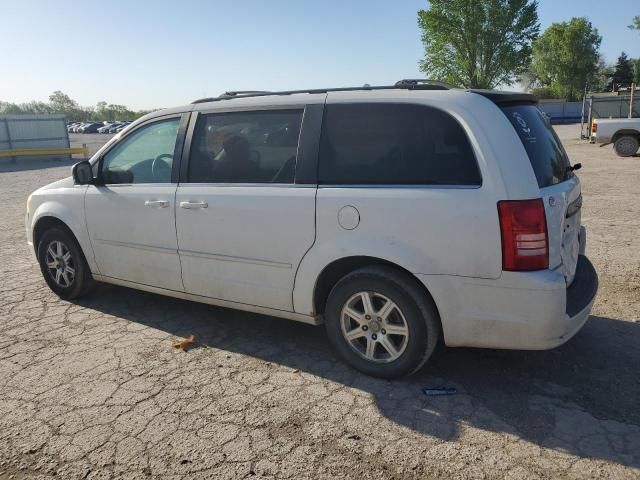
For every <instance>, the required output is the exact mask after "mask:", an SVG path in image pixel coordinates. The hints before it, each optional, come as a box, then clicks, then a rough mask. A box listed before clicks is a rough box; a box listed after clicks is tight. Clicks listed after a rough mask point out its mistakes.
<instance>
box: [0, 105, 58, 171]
mask: <svg viewBox="0 0 640 480" xmlns="http://www.w3.org/2000/svg"><path fill="white" fill-rule="evenodd" d="M68 148H69V133H68V132H67V124H66V121H65V116H64V115H0V154H2V153H3V151H4V152H5V153H8V151H19V150H29V149H41V150H44V149H50V150H52V151H54V150H55V149H68ZM9 155H10V154H9ZM2 157H6V158H8V159H9V161H11V162H14V163H15V162H16V156H8V157H7V156H6V155H2ZM34 157H35V155H34V156H29V155H24V154H22V155H20V159H21V160H22V159H32V158H34ZM48 157H49V158H64V159H67V158H70V155H69V154H68V153H64V154H52V155H48ZM1 160H3V158H0V161H1Z"/></svg>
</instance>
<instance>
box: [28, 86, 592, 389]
mask: <svg viewBox="0 0 640 480" xmlns="http://www.w3.org/2000/svg"><path fill="white" fill-rule="evenodd" d="M188 126H189V127H188ZM187 127H188V128H187ZM577 168H578V165H575V166H572V165H571V164H570V162H569V158H568V157H567V154H566V153H565V150H564V149H563V147H562V144H561V143H560V140H559V138H558V136H557V135H556V134H555V132H554V130H553V128H552V127H551V125H550V124H549V122H548V121H546V119H545V118H544V117H543V115H542V114H541V112H540V110H538V108H537V104H536V100H535V98H534V97H533V96H531V95H528V94H522V93H513V92H497V91H484V90H460V89H446V87H444V86H442V85H440V84H435V83H429V82H426V83H423V82H418V81H402V82H399V83H398V84H397V85H396V86H390V87H366V88H365V87H363V88H354V89H336V90H332V89H328V90H322V91H317V90H315V91H314V90H310V91H303V92H279V93H278V94H273V95H269V94H264V93H261V94H244V95H236V96H233V97H232V98H231V96H229V95H227V96H225V97H222V98H209V99H204V100H199V101H196V102H194V103H193V104H191V105H187V106H184V107H179V108H174V109H171V110H166V111H158V112H153V113H151V114H149V115H147V116H145V117H143V118H141V119H139V120H137V121H136V122H135V123H134V124H133V125H131V126H130V127H129V128H128V130H127V131H126V132H125V133H124V134H123V135H121V136H116V137H114V138H113V139H112V140H111V141H110V142H108V143H107V144H106V145H105V146H104V147H103V148H102V149H101V150H99V151H98V152H97V153H96V154H95V155H94V156H93V157H92V158H91V160H90V161H84V162H80V163H78V164H76V165H75V166H74V167H73V169H72V177H70V178H66V179H64V180H60V181H58V182H55V183H52V184H50V185H47V186H45V187H42V188H40V189H39V190H36V191H35V192H34V193H33V194H32V195H31V196H30V197H29V199H28V201H27V217H26V227H27V236H28V242H29V244H30V245H31V246H32V251H33V252H34V255H35V257H36V259H37V261H38V262H39V264H40V269H41V271H42V274H43V277H44V280H45V281H46V283H47V284H48V285H49V287H50V288H51V289H52V290H53V291H54V292H55V293H56V294H57V295H59V296H60V297H61V298H65V299H74V298H76V297H80V296H81V295H83V294H85V293H87V292H88V291H89V289H90V287H91V286H92V284H93V283H94V282H95V281H100V282H107V283H113V284H116V285H123V286H127V287H132V288H136V289H140V290H146V291H150V292H155V293H158V294H162V295H168V296H172V297H178V298H182V299H188V300H193V301H197V302H204V303H208V304H212V305H220V306H224V307H230V308H236V309H239V310H246V311H250V312H257V313H262V314H268V315H274V316H278V317H283V318H287V319H291V320H298V321H301V322H305V323H309V324H313V325H317V324H320V323H324V325H325V327H326V330H327V334H328V337H329V339H330V341H331V343H332V344H333V345H334V347H335V348H336V350H337V351H338V352H339V353H340V354H341V356H342V357H343V358H344V359H345V360H346V361H347V362H348V363H349V364H350V365H352V366H353V367H354V368H356V369H358V370H360V371H362V372H365V373H367V374H369V375H373V376H378V377H384V378H394V377H398V376H402V375H407V374H411V373H412V372H415V371H416V370H418V369H419V368H420V367H421V366H422V365H423V364H424V363H425V362H426V361H427V360H428V359H429V357H430V355H431V354H432V352H433V350H434V348H435V346H436V344H437V343H438V341H440V340H442V341H443V342H444V343H445V344H446V345H448V346H454V347H463V346H468V347H488V348H508V349H527V350H528V349H548V348H553V347H555V346H558V345H560V344H562V343H564V342H566V341H567V340H569V339H570V338H571V337H572V336H573V335H575V333H576V332H578V331H579V330H580V328H581V327H582V326H583V324H584V323H585V321H586V320H587V317H588V316H589V312H590V310H591V306H592V305H593V302H594V299H595V296H596V292H597V288H598V277H597V274H596V271H595V269H594V268H593V266H592V264H591V263H590V262H589V260H588V259H587V257H586V256H585V254H584V252H585V245H586V234H585V229H584V227H583V226H582V225H581V221H580V218H581V206H582V195H581V187H580V181H579V179H578V177H577V176H576V175H575V170H576V169H577ZM80 186H84V187H83V188H81V187H80ZM292 187H295V188H292ZM256 321H258V320H256Z"/></svg>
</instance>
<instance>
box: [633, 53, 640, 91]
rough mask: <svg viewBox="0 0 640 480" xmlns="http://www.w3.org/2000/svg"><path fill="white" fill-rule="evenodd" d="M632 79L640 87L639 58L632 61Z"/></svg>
mask: <svg viewBox="0 0 640 480" xmlns="http://www.w3.org/2000/svg"><path fill="white" fill-rule="evenodd" d="M633 81H634V82H635V83H636V86H638V87H640V58H636V59H635V60H634V61H633Z"/></svg>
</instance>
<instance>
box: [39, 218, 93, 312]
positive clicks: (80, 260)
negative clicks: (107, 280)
mask: <svg viewBox="0 0 640 480" xmlns="http://www.w3.org/2000/svg"><path fill="white" fill-rule="evenodd" d="M60 253H62V255H60ZM38 263H39V264H40V271H41V272H42V276H43V277H44V280H45V282H47V285H49V288H50V289H51V290H52V291H53V292H54V293H55V294H56V295H58V296H59V297H60V298H62V299H64V300H71V299H73V298H78V297H80V296H82V295H83V294H85V293H87V292H88V291H89V290H90V289H91V288H92V287H93V286H94V283H95V282H94V280H93V278H92V277H91V272H90V271H89V266H88V265H87V260H86V259H85V257H84V254H83V253H82V250H81V249H80V245H78V242H77V241H76V239H75V238H73V236H72V235H71V234H70V233H69V232H67V231H66V230H64V229H61V228H58V227H53V228H50V229H49V230H47V231H46V232H44V234H43V235H42V238H41V239H40V242H39V243H38ZM54 265H55V266H54ZM56 278H57V280H56Z"/></svg>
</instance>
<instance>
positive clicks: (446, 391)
mask: <svg viewBox="0 0 640 480" xmlns="http://www.w3.org/2000/svg"><path fill="white" fill-rule="evenodd" d="M422 393H424V394H425V395H427V396H429V397H437V396H440V395H455V394H456V393H458V391H457V390H456V389H455V388H453V387H433V388H423V389H422Z"/></svg>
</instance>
